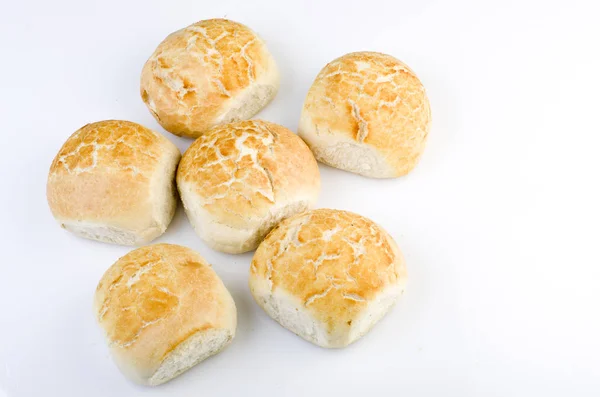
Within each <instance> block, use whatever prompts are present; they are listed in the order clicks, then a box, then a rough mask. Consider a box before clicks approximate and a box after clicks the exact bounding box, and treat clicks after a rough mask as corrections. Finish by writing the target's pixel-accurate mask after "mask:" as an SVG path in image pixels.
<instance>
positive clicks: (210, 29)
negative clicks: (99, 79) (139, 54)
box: [140, 19, 279, 137]
mask: <svg viewBox="0 0 600 397" xmlns="http://www.w3.org/2000/svg"><path fill="white" fill-rule="evenodd" d="M278 88H279V72H278V69H277V65H276V64H275V60H274V59H273V57H272V56H271V54H270V52H269V50H268V49H267V46H266V44H265V43H264V41H263V40H262V39H261V38H260V37H259V36H258V35H257V34H256V33H255V32H253V31H252V30H250V29H249V28H248V27H247V26H245V25H242V24H241V23H237V22H234V21H230V20H227V19H209V20H205V21H200V22H197V23H195V24H193V25H190V26H188V27H186V28H184V29H181V30H179V31H177V32H175V33H172V34H170V35H169V36H168V37H167V38H166V39H165V40H164V41H163V42H162V43H160V45H159V46H158V48H157V49H156V50H155V51H154V53H153V54H152V56H151V57H150V59H148V61H147V62H146V64H145V65H144V68H143V70H142V77H141V87H140V93H141V96H142V100H143V101H144V102H145V103H146V105H147V106H148V109H149V110H150V112H152V114H153V115H154V117H155V118H156V120H157V121H158V122H159V123H160V124H161V125H162V126H163V127H164V128H165V129H166V130H167V131H170V132H172V133H173V134H175V135H179V136H186V137H198V136H200V135H201V134H203V133H204V132H205V131H207V130H208V129H210V128H211V127H214V126H215V125H217V124H223V123H229V122H232V121H238V120H245V119H249V118H250V117H252V116H254V115H255V114H256V113H258V112H259V111H260V110H261V109H262V108H263V107H265V106H266V105H267V104H268V103H269V102H270V101H271V100H272V99H273V98H274V97H275V94H276V93H277V90H278Z"/></svg>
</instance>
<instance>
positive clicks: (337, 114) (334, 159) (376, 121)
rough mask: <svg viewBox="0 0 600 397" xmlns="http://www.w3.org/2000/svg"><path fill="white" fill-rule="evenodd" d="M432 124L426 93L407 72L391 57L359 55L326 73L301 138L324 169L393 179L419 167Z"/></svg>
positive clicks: (312, 93) (307, 105) (311, 95)
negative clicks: (330, 167) (336, 169)
mask: <svg viewBox="0 0 600 397" xmlns="http://www.w3.org/2000/svg"><path fill="white" fill-rule="evenodd" d="M430 122H431V111H430V108H429V100H428V99H427V95H426V93H425V88H424V87H423V85H422V84H421V82H420V81H419V79H418V78H417V76H416V75H415V74H414V73H413V71H412V70H410V69H409V68H408V66H406V65H405V64H404V63H402V62H400V61H399V60H397V59H396V58H393V57H391V56H389V55H385V54H380V53H376V52H355V53H351V54H347V55H344V56H342V57H340V58H338V59H336V60H335V61H333V62H331V63H329V64H328V65H327V66H325V67H324V68H323V69H322V70H321V72H320V73H319V75H318V76H317V78H316V79H315V81H314V83H313V85H312V87H311V88H310V90H309V91H308V95H307V96H306V100H305V102H304V107H303V109H302V116H301V118H300V125H299V129H298V134H299V135H300V136H301V137H302V139H304V140H305V141H306V143H307V144H308V146H310V148H311V149H312V151H313V153H314V154H315V157H316V158H317V160H319V161H321V162H323V163H325V164H328V165H330V166H332V167H336V168H340V169H342V170H346V171H350V172H354V173H357V174H360V175H364V176H368V177H372V178H394V177H399V176H402V175H405V174H407V173H408V172H409V171H410V170H412V169H413V168H414V167H415V165H416V164H417V162H418V161H419V157H420V156H421V153H422V152H423V149H424V148H425V141H426V138H427V134H428V133H429V126H430Z"/></svg>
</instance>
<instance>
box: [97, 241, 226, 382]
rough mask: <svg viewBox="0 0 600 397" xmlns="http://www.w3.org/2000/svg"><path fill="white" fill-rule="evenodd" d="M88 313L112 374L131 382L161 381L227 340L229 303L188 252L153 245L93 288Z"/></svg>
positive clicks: (207, 267)
mask: <svg viewBox="0 0 600 397" xmlns="http://www.w3.org/2000/svg"><path fill="white" fill-rule="evenodd" d="M94 313H95V316H96V319H97V320H98V323H99V325H100V327H102V329H103V330H104V332H105V335H106V340H107V343H108V345H109V347H110V352H111V354H112V356H113V359H114V360H115V362H116V364H117V365H118V367H119V369H120V370H121V371H122V372H123V373H124V374H125V375H126V376H127V377H128V378H130V379H131V380H133V381H134V382H137V383H140V384H144V385H150V386H155V385H159V384H161V383H164V382H167V381H168V380H170V379H173V378H174V377H176V376H178V375H179V374H181V373H182V372H184V371H186V370H188V369H189V368H191V367H193V366H194V365H196V364H198V363H199V362H201V361H203V360H204V359H206V358H208V357H210V356H212V355H214V354H217V353H218V352H219V351H221V350H222V349H223V348H224V347H226V346H227V345H228V344H229V343H230V342H231V340H232V339H233V337H234V336H235V328H236V321H237V315H236V309H235V303H234V301H233V299H232V297H231V295H230V294H229V292H228V291H227V289H226V288H225V286H224V285H223V282H222V281H221V279H220V278H219V276H217V274H216V273H215V272H214V271H213V269H212V268H211V267H210V265H209V264H207V263H206V261H205V260H204V259H203V258H202V257H201V256H200V255H199V254H197V253H196V252H194V251H192V250H190V249H189V248H185V247H182V246H179V245H172V244H156V245H150V246H147V247H142V248H138V249H136V250H134V251H131V252H130V253H128V254H127V255H125V256H124V257H122V258H121V259H119V260H118V261H117V262H116V263H115V264H114V265H112V266H111V267H110V268H109V269H108V270H107V271H106V273H104V276H103V277H102V279H101V280H100V283H99V284H98V288H97V289H96V294H95V295H94Z"/></svg>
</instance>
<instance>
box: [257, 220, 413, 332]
mask: <svg viewBox="0 0 600 397" xmlns="http://www.w3.org/2000/svg"><path fill="white" fill-rule="evenodd" d="M250 278H251V279H260V280H265V281H266V283H267V285H269V286H270V290H271V293H274V292H276V291H278V290H281V291H283V292H285V293H286V295H289V296H292V297H294V298H295V299H298V300H299V302H301V304H302V305H303V307H305V308H306V310H307V311H309V312H310V313H311V315H312V316H313V317H314V318H315V319H317V320H318V321H320V322H321V323H323V324H324V325H325V327H326V329H327V331H328V332H330V333H332V334H333V333H335V332H336V330H338V329H340V328H349V327H350V326H351V322H352V320H353V319H356V318H357V317H358V316H359V314H360V313H361V312H362V311H364V310H365V308H366V307H367V305H368V304H369V302H372V301H374V300H375V298H376V296H377V295H378V294H381V293H383V292H384V291H385V290H386V289H387V288H388V287H393V286H395V285H399V284H403V283H404V281H405V278H406V268H405V265H404V260H403V258H402V255H401V253H400V251H399V250H398V247H397V246H396V243H395V242H394V241H393V239H392V238H391V237H390V236H389V234H388V233H387V232H386V231H384V230H383V229H382V228H381V227H380V226H378V225H377V224H375V223H374V222H373V221H371V220H369V219H367V218H364V217H362V216H360V215H357V214H354V213H351V212H347V211H340V210H330V209H318V210H313V211H310V212H305V213H303V214H299V215H296V216H293V217H291V218H288V219H286V220H284V221H283V222H281V223H280V224H279V225H278V226H277V227H275V228H274V229H273V230H272V231H271V233H269V235H268V236H267V237H266V238H265V240H264V241H263V242H262V243H261V244H260V246H259V247H258V249H257V250H256V253H255V255H254V258H253V259H252V265H251V268H250ZM251 285H252V283H251ZM253 293H254V291H253Z"/></svg>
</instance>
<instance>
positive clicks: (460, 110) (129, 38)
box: [0, 0, 600, 397]
mask: <svg viewBox="0 0 600 397" xmlns="http://www.w3.org/2000/svg"><path fill="white" fill-rule="evenodd" d="M1 9H2V11H1V12H0V48H1V49H2V58H1V62H0V79H1V87H2V92H1V95H0V109H1V111H2V121H3V125H2V133H1V134H2V138H3V139H2V144H1V145H0V173H1V179H2V182H3V184H2V186H3V188H2V193H1V194H0V208H1V209H2V220H3V222H2V224H3V227H2V228H1V229H0V237H1V240H0V241H2V265H1V273H0V309H1V315H0V325H1V326H0V396H10V397H17V396H88V397H92V396H113V397H116V396H128V397H133V396H139V395H149V396H150V395H152V396H199V395H203V396H241V395H244V396H321V395H329V396H338V395H340V396H342V395H343V396H346V397H348V396H364V395H371V396H376V395H381V396H411V397H412V396H460V397H465V396H541V395H543V396H579V397H583V396H598V395H600V254H598V249H599V248H600V227H599V225H600V204H599V203H600V192H599V189H598V186H599V173H600V156H599V155H598V147H599V146H600V117H599V114H600V95H599V93H600V73H599V70H600V51H599V48H600V47H599V46H600V44H599V43H600V41H599V40H600V24H598V15H599V14H600V4H598V2H597V1H595V0H589V1H577V0H572V1H552V0H547V1H542V0H540V1H534V0H528V1H510V0H504V1H474V0H473V1H468V0H457V1H452V2H445V1H441V0H438V1H436V0H426V1H417V0H397V1H391V0H390V1H387V2H384V1H381V0H370V1H358V0H345V1H337V2H336V1H313V0H311V1H299V0H298V1H277V0H270V1H269V0H255V1H244V0H237V1H232V0H231V1H230V0H219V1H214V2H208V1H197V0H196V1H191V0H188V1H166V0H162V1H157V0H152V1H149V0H146V1H141V0H138V1H124V0H121V1H114V0H105V1H74V0H73V1H68V0H57V1H42V0H37V1H33V0H29V1H16V0H13V1H11V0H7V1H3V2H2V7H1ZM224 16H226V17H227V18H230V19H233V20H236V21H240V22H242V23H245V24H247V25H248V26H250V27H251V28H252V29H254V30H255V31H257V32H258V33H259V34H260V35H261V36H262V37H263V38H264V39H265V40H266V42H267V44H268V46H269V48H270V50H271V51H272V53H273V55H274V56H275V58H276V59H277V61H278V63H279V67H280V69H281V74H282V83H281V88H280V91H279V94H278V95H277V97H276V98H275V100H274V101H273V103H271V104H270V105H269V106H268V107H267V108H266V109H265V110H263V111H262V112H261V113H260V114H259V115H258V116H257V117H259V118H263V119H266V120H270V121H273V122H276V123H280V124H282V125H284V126H286V127H288V128H290V129H291V130H292V131H296V127H297V124H298V120H299V117H300V110H301V106H302V103H303V100H304V96H305V94H306V92H307V90H308V88H309V86H310V84H311V83H312V80H313V78H314V77H315V76H316V74H317V73H318V71H319V70H320V68H321V67H323V66H324V65H325V64H326V63H327V62H329V61H331V60H333V59H334V58H336V57H337V56H340V55H342V54H344V53H347V52H351V51H358V50H375V51H381V52H386V53H389V54H391V55H394V56H396V57H397V58H399V59H401V60H403V61H404V62H406V63H407V64H408V65H409V66H410V67H411V68H412V69H414V70H415V71H416V73H417V75H418V76H419V77H420V79H421V80H422V81H423V83H424V85H425V87H426V88H427V90H428V94H429V98H430V101H431V107H432V114H433V127H432V130H431V133H430V135H429V142H428V146H427V148H426V150H425V154H424V156H423V158H422V159H421V162H420V164H419V165H418V166H417V168H416V169H415V170H414V171H413V172H412V173H411V174H409V175H408V176H406V177H403V178H399V179H393V180H373V179H367V178H364V177H359V176H356V175H353V174H349V173H346V172H343V171H340V170H336V169H332V168H329V167H326V166H323V165H320V169H321V175H322V187H323V188H322V193H321V196H320V199H319V203H318V207H330V208H339V209H346V210H350V211H354V212H358V213H360V214H362V215H365V216H367V217H369V218H371V219H373V220H375V221H376V222H378V223H380V224H381V225H382V226H384V227H385V228H386V229H387V230H388V231H389V232H390V234H391V235H392V236H394V237H395V239H396V240H397V242H398V244H399V246H400V247H401V249H402V250H403V252H404V254H405V256H406V260H407V267H408V271H409V283H408V288H407V292H406V293H405V295H404V297H403V298H402V299H401V301H400V302H399V303H398V304H397V305H396V306H395V308H394V309H393V310H392V311H391V312H390V313H389V314H388V316H387V317H385V318H384V320H383V321H382V322H381V323H379V324H378V325H377V326H376V327H375V328H374V329H373V330H372V331H371V333H369V334H368V335H367V336H366V337H364V338H363V339H362V340H360V341H358V342H357V343H355V344H353V345H351V346H350V347H348V348H346V349H344V350H325V349H321V348H318V347H315V346H312V345H311V344H309V343H307V342H305V341H303V340H302V339H300V338H299V337H297V336H295V335H293V334H291V333H290V332H288V331H286V330H285V329H283V328H282V327H280V326H279V325H278V324H276V323H275V322H274V321H272V320H271V319H270V318H268V317H267V315H266V314H264V313H263V312H262V311H261V310H260V309H259V307H258V306H257V305H256V304H255V303H254V302H253V300H252V297H251V295H250V293H249V290H248V286H247V274H248V269H249V263H250V259H251V256H252V255H251V254H245V255H237V256H235V255H226V254H220V253H217V252H215V251H212V250H211V249H209V248H208V247H207V246H206V245H205V244H204V243H203V242H201V241H200V239H199V238H198V237H196V235H195V234H194V233H193V231H192V228H191V226H190V225H189V223H188V221H187V219H186V217H185V215H184V213H183V211H182V209H181V206H180V208H179V209H178V212H177V214H176V216H175V219H174V220H173V222H172V224H171V226H170V227H169V229H168V231H167V232H166V234H165V235H163V236H162V237H161V238H159V239H158V240H157V241H158V242H170V243H177V244H181V245H185V246H188V247H190V248H193V249H195V250H197V251H198V252H200V253H201V254H202V255H203V256H204V257H205V258H206V259H207V260H208V261H209V262H210V263H212V264H213V266H214V268H215V270H216V271H217V273H218V274H219V275H220V276H221V277H222V278H223V280H224V282H225V284H226V286H227V287H228V288H229V289H230V291H231V292H232V295H233V297H234V299H235V301H236V304H237V307H238V319H239V325H238V331H237V337H236V339H235V340H234V342H233V344H232V345H231V346H230V347H229V348H227V349H226V350H225V351H224V352H223V353H221V354H219V355H217V356H215V357H213V358H211V359H209V360H208V361H206V362H204V363H202V364H200V365H199V366H197V367H195V368H193V369H192V370H190V371H188V372H187V373H185V374H184V375H182V376H181V377H179V378H177V379H175V380H173V381H171V382H169V383H167V384H165V385H163V386H160V387H157V388H153V389H151V388H145V387H140V386H136V385H134V384H132V383H130V382H128V381H127V380H126V379H125V378H124V377H123V376H122V375H121V374H120V373H119V372H118V370H117V368H116V367H115V365H114V364H113V363H112V361H111V359H110V357H109V354H108V350H107V348H106V346H105V344H104V341H103V339H102V335H101V332H100V329H99V327H97V325H96V324H95V320H94V318H93V315H92V310H91V306H92V296H93V293H94V289H95V287H96V285H97V282H98V280H99V279H100V277H101V276H102V274H103V273H104V271H105V270H106V269H107V268H108V267H109V266H110V265H111V264H112V263H114V262H115V261H116V260H117V259H118V258H119V257H120V256H122V255H124V254H125V253H126V252H128V251H129V250H130V248H128V247H121V246H113V245H107V244H102V243H97V242H93V241H87V240H84V239H81V238H77V237H75V236H73V235H71V234H69V233H68V232H66V231H64V230H62V229H60V228H59V226H58V225H57V224H56V223H55V221H54V219H53V218H52V215H51V213H50V211H49V209H48V206H47V203H46V198H45V189H46V176H47V172H48V169H49V166H50V163H51V161H52V159H53V157H54V155H55V154H56V152H57V151H58V149H59V148H60V146H61V145H62V143H63V142H64V141H65V140H66V139H67V137H68V136H69V135H70V134H71V133H73V132H74V131H75V130H77V129H78V128H79V127H81V126H82V125H84V124H86V123H88V122H92V121H99V120H104V119H126V120H131V121H135V122H138V123H141V124H143V125H146V126H148V127H150V128H153V129H155V130H156V131H159V132H161V133H163V134H165V136H167V137H168V138H169V139H171V140H172V141H173V142H174V143H176V144H177V145H178V147H179V148H180V149H181V150H184V149H186V148H187V146H189V144H190V143H191V140H187V139H182V138H177V137H175V136H173V135H171V134H169V133H167V132H165V131H164V130H163V129H162V128H160V126H159V125H158V124H157V123H156V122H155V121H154V119H153V118H152V116H151V115H150V113H149V112H148V110H147V109H146V107H145V105H144V104H143V102H142V101H141V99H140V97H139V92H138V86H139V75H140V71H141V68H142V66H143V64H144V62H145V60H146V59H147V57H148V56H149V55H150V54H151V53H152V51H153V50H154V48H155V47H156V46H157V45H158V43H159V42H160V41H161V40H162V39H163V38H164V37H165V36H166V35H167V34H169V33H171V32H173V31H175V30H177V29H179V28H182V27H184V26H187V25H189V24H191V23H193V22H196V21H198V20H201V19H207V18H214V17H224Z"/></svg>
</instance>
